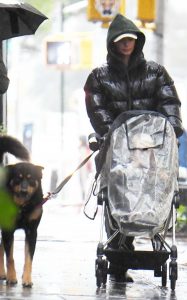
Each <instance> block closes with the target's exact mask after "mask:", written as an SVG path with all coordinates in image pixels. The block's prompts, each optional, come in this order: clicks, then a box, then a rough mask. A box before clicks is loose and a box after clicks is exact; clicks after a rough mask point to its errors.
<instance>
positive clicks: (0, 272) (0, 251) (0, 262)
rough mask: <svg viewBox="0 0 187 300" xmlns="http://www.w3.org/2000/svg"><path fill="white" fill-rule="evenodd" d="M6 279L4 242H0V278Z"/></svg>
mask: <svg viewBox="0 0 187 300" xmlns="http://www.w3.org/2000/svg"><path fill="white" fill-rule="evenodd" d="M5 279H6V272H5V265H4V247H3V242H1V244H0V280H5Z"/></svg>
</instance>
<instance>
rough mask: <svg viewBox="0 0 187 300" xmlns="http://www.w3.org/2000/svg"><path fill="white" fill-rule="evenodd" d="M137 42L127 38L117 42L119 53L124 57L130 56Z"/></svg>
mask: <svg viewBox="0 0 187 300" xmlns="http://www.w3.org/2000/svg"><path fill="white" fill-rule="evenodd" d="M135 43H136V40H135V39H133V38H130V37H125V38H123V39H121V40H119V41H118V42H116V43H115V44H116V48H117V51H118V53H120V54H122V55H124V56H130V55H131V54H132V52H133V51H134V48H135Z"/></svg>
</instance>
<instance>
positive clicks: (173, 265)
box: [169, 261, 177, 291]
mask: <svg viewBox="0 0 187 300" xmlns="http://www.w3.org/2000/svg"><path fill="white" fill-rule="evenodd" d="M169 278H170V280H171V290H172V291H174V290H175V285H176V280H177V262H176V261H171V262H170V263H169Z"/></svg>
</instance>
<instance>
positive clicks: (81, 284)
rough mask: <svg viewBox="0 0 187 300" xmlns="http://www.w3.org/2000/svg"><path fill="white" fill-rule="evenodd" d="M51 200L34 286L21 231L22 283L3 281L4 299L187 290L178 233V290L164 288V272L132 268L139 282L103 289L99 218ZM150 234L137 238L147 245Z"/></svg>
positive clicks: (151, 295)
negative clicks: (25, 277) (27, 275)
mask: <svg viewBox="0 0 187 300" xmlns="http://www.w3.org/2000/svg"><path fill="white" fill-rule="evenodd" d="M54 201H56V202H55V204H56V205H54V204H53V203H47V204H46V206H45V207H44V215H43V218H42V222H41V224H40V227H39V232H38V242H37V247H36V253H35V257H34V262H33V276H32V277H33V287H32V289H27V288H22V286H21V275H22V268H23V251H24V235H23V233H22V232H21V231H18V232H17V233H16V241H15V264H16V269H17V275H18V284H17V285H16V286H14V287H7V286H6V284H5V283H4V282H0V299H7V300H8V299H11V300H14V299H15V300H18V299H19V300H22V299H31V300H44V299H46V300H48V299H50V300H57V299H58V300H59V299H67V300H81V299H86V300H89V299H116V300H117V299H129V300H133V299H136V300H137V299H139V300H142V299H149V300H150V299H178V300H183V299H185V298H186V296H185V295H186V293H187V250H186V245H187V240H186V239H185V240H181V238H180V239H178V238H177V245H178V252H179V254H178V265H179V278H178V280H177V284H176V290H175V292H174V293H173V292H171V290H170V282H169V280H168V284H167V286H168V287H167V288H161V278H160V277H159V278H157V277H154V274H153V271H144V270H143V271H142V270H137V271H134V270H132V271H130V274H131V275H132V276H133V278H134V283H129V284H127V285H125V284H118V285H114V284H112V283H111V282H110V281H109V280H108V282H107V286H106V288H105V289H100V290H98V289H97V287H96V280H95V270H94V268H95V258H96V248H97V243H98V239H99V230H100V218H99V214H98V216H97V217H96V220H95V221H91V220H89V219H87V218H86V217H85V216H84V214H83V212H82V209H81V207H79V206H74V207H65V206H63V205H62V204H61V202H60V201H58V200H57V199H55V200H54ZM148 242H149V241H146V240H137V241H136V247H140V248H143V247H145V246H146V247H147V245H146V243H148Z"/></svg>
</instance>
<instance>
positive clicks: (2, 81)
mask: <svg viewBox="0 0 187 300" xmlns="http://www.w3.org/2000/svg"><path fill="white" fill-rule="evenodd" d="M8 86H9V79H8V77H7V70H6V67H5V64H4V62H3V61H2V59H1V53H0V94H4V93H5V92H6V91H7V89H8Z"/></svg>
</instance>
